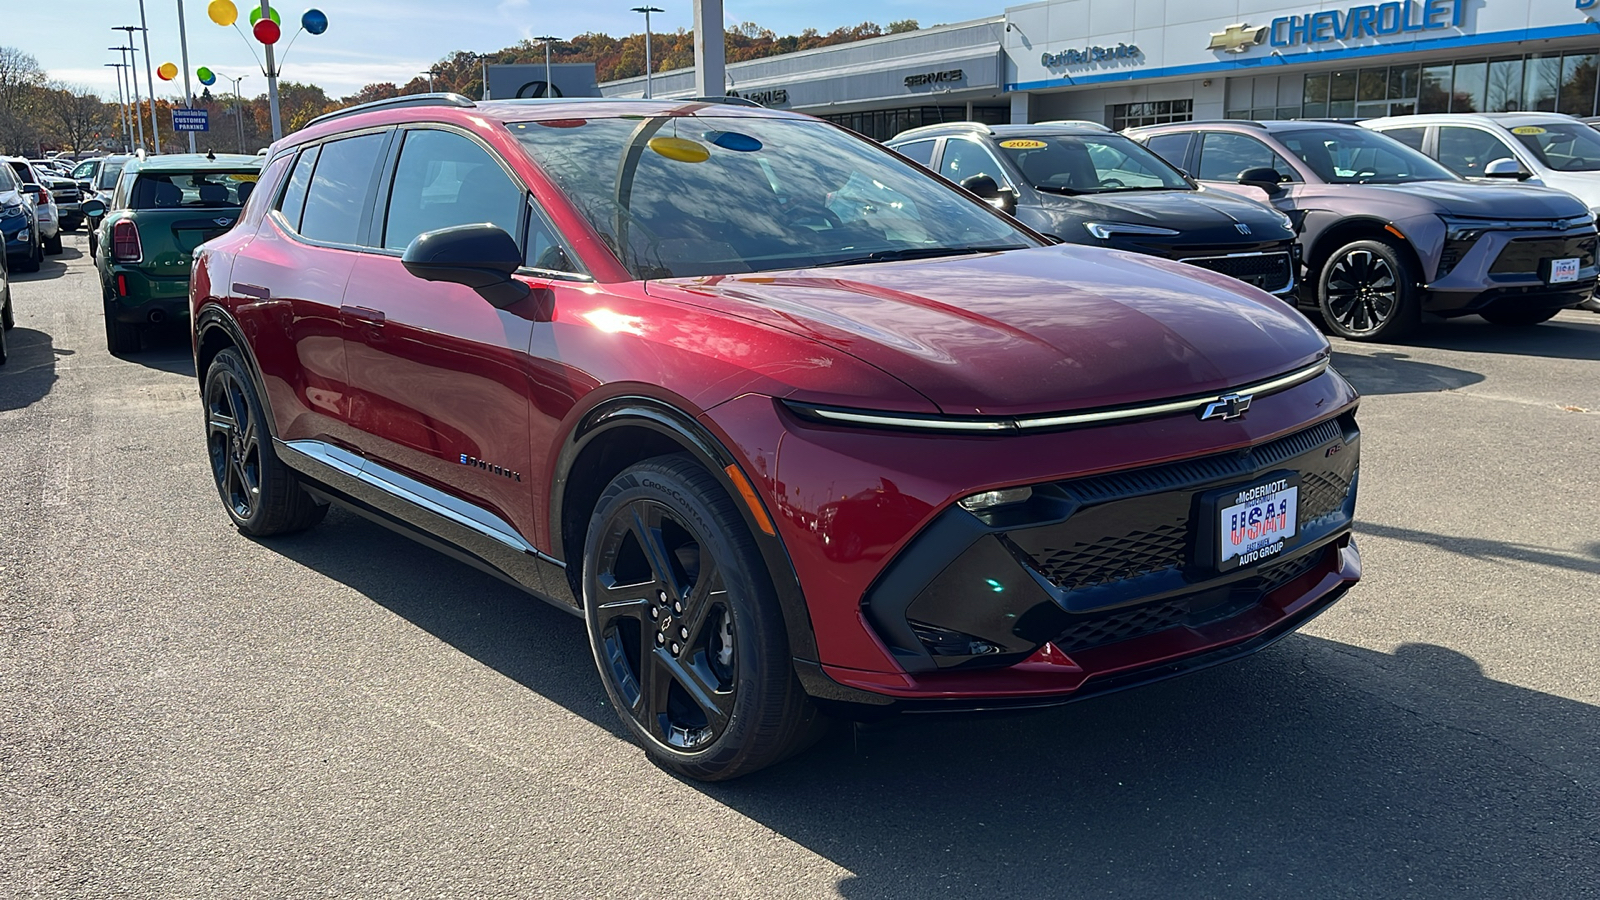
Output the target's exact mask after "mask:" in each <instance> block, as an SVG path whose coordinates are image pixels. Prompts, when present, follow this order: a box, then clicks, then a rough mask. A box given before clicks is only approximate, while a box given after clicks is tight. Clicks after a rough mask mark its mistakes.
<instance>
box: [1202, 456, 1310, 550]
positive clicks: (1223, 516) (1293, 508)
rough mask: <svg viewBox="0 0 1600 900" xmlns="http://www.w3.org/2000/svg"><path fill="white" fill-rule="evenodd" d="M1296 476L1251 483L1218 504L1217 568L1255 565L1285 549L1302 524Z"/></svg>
mask: <svg viewBox="0 0 1600 900" xmlns="http://www.w3.org/2000/svg"><path fill="white" fill-rule="evenodd" d="M1297 480H1298V479H1292V478H1278V479H1275V480H1273V481H1268V482H1265V483H1262V484H1256V485H1252V486H1250V487H1247V488H1244V489H1243V490H1240V491H1239V492H1238V493H1237V494H1236V495H1235V496H1233V497H1226V498H1224V499H1223V501H1222V503H1219V504H1217V505H1218V506H1219V507H1221V509H1220V511H1219V513H1218V515H1219V517H1220V521H1219V522H1218V529H1217V532H1218V536H1219V537H1220V538H1221V541H1220V542H1219V543H1220V549H1219V556H1218V558H1217V568H1219V569H1232V568H1236V567H1238V566H1248V565H1253V564H1255V563H1258V562H1263V561H1265V560H1269V559H1272V558H1273V557H1275V556H1277V555H1278V554H1280V553H1282V552H1283V551H1284V548H1285V547H1287V546H1288V545H1289V543H1290V541H1291V539H1292V538H1294V535H1295V530H1296V528H1297V527H1298V526H1299V520H1298V518H1297V514H1298V512H1299V509H1298V507H1299V501H1300V487H1299V485H1298V484H1295V483H1293V482H1295V481H1297ZM1230 501H1231V502H1230ZM1224 504H1229V505H1224Z"/></svg>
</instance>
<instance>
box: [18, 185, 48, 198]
mask: <svg viewBox="0 0 1600 900" xmlns="http://www.w3.org/2000/svg"><path fill="white" fill-rule="evenodd" d="M17 190H19V191H21V192H23V193H24V194H31V195H32V196H33V199H35V200H38V199H39V196H40V195H41V194H42V193H44V185H42V184H35V183H34V182H32V181H24V182H23V183H21V184H19V185H17Z"/></svg>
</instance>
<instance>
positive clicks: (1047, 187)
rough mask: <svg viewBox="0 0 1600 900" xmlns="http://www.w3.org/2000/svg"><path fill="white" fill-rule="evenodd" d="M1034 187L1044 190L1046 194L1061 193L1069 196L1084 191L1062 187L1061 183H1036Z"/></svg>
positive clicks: (1037, 189)
mask: <svg viewBox="0 0 1600 900" xmlns="http://www.w3.org/2000/svg"><path fill="white" fill-rule="evenodd" d="M1033 189H1034V190H1036V191H1044V192H1045V193H1046V194H1061V195H1063V196H1067V197H1075V196H1077V195H1078V194H1081V193H1083V191H1075V190H1073V189H1072V188H1069V187H1061V186H1060V185H1055V184H1036V185H1034V186H1033Z"/></svg>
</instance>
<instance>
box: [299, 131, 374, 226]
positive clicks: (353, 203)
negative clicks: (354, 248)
mask: <svg viewBox="0 0 1600 900" xmlns="http://www.w3.org/2000/svg"><path fill="white" fill-rule="evenodd" d="M386 137H387V136H386V135H384V134H381V133H380V134H363V135H361V136H359V137H353V138H345V139H344V140H340V141H330V142H328V143H326V144H323V145H322V151H321V152H320V153H318V154H317V166H316V169H315V170H314V171H313V172H312V174H311V185H310V189H309V190H308V191H307V192H306V201H305V203H306V205H305V210H304V211H303V212H302V213H301V215H300V229H299V230H300V234H301V235H303V236H305V237H306V238H308V239H310V240H313V241H323V242H326V243H329V244H358V243H360V242H361V235H360V234H359V232H360V229H361V213H362V211H363V210H365V209H366V207H367V202H366V201H367V196H368V190H369V189H370V188H371V186H372V174H373V171H374V170H375V169H376V168H377V165H378V157H379V156H380V154H381V153H382V152H383V143H384V140H385V139H386Z"/></svg>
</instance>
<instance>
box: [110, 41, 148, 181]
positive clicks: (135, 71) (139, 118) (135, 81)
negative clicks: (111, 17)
mask: <svg viewBox="0 0 1600 900" xmlns="http://www.w3.org/2000/svg"><path fill="white" fill-rule="evenodd" d="M112 30H113V31H126V32H127V33H128V46H126V47H118V48H116V49H118V50H121V51H122V59H123V61H124V62H126V63H127V64H128V81H129V82H130V83H131V84H132V85H133V121H134V122H135V123H136V124H138V126H139V149H140V150H145V149H147V148H146V146H145V141H144V118H143V116H144V101H143V100H142V99H140V97H139V67H138V66H137V65H136V64H135V63H133V62H131V61H130V60H132V59H134V58H135V57H134V54H135V52H136V51H135V50H134V49H133V33H134V32H135V31H138V30H139V26H137V25H118V26H116V27H115V28H113V29H112Z"/></svg>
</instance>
